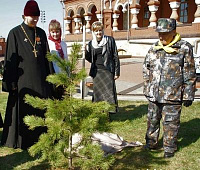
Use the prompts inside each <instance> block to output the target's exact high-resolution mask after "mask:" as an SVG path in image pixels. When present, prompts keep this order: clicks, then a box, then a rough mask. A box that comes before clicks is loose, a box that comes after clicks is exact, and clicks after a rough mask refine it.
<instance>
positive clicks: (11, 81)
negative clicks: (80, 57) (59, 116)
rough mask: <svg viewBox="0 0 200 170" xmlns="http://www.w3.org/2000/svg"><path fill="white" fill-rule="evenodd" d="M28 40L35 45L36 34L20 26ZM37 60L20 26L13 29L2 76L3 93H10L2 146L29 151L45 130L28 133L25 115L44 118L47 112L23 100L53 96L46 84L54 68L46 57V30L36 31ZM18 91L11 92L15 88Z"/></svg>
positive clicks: (28, 28)
mask: <svg viewBox="0 0 200 170" xmlns="http://www.w3.org/2000/svg"><path fill="white" fill-rule="evenodd" d="M21 25H22V26H23V28H24V30H25V32H26V33H27V36H28V38H29V39H30V41H31V42H32V44H34V42H35V30H34V28H31V27H28V26H27V25H26V24H24V23H22V24H21ZM36 35H37V36H36V37H37V38H36V40H37V41H36V50H37V57H35V55H34V53H33V46H32V45H31V43H30V42H29V40H28V38H27V36H26V35H25V33H24V32H23V30H22V28H21V26H20V25H19V26H17V27H15V28H13V29H12V30H11V31H10V33H9V35H8V39H7V48H6V57H5V71H4V75H3V88H4V89H3V90H4V91H9V96H8V102H7V108H6V115H5V121H4V127H3V134H2V139H1V144H2V145H4V146H7V147H13V148H22V149H26V148H28V147H30V146H31V145H33V144H34V143H35V142H37V141H38V137H39V135H40V134H41V133H42V132H44V131H45V129H44V128H41V127H39V128H36V130H34V131H31V130H28V127H27V126H26V125H25V124H24V122H23V118H24V116H26V115H37V116H41V117H43V116H44V111H41V110H39V109H34V108H33V107H32V106H30V105H28V104H26V103H25V101H24V96H25V95H26V94H30V95H31V96H38V97H40V98H48V97H51V96H52V88H51V85H50V84H49V83H48V82H47V81H46V77H47V75H49V74H50V73H51V72H52V64H51V63H49V62H48V60H47V59H46V57H45V55H46V53H47V50H48V43H47V37H46V34H45V32H44V30H42V29H40V28H38V27H36ZM13 87H14V88H17V90H16V91H12V90H11V89H12V88H13Z"/></svg>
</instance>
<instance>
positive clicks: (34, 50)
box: [33, 48, 38, 57]
mask: <svg viewBox="0 0 200 170" xmlns="http://www.w3.org/2000/svg"><path fill="white" fill-rule="evenodd" d="M37 52H38V51H37V50H36V49H35V48H34V49H33V53H34V55H35V57H37Z"/></svg>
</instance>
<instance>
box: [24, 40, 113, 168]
mask: <svg viewBox="0 0 200 170" xmlns="http://www.w3.org/2000/svg"><path fill="white" fill-rule="evenodd" d="M80 51H81V46H80V45H79V44H77V43H75V44H73V46H72V50H71V54H70V56H69V61H66V60H63V59H61V58H59V57H57V56H56V55H52V54H50V53H49V54H48V55H47V58H48V60H49V61H54V62H56V63H57V65H58V66H59V67H60V68H61V72H60V73H57V74H53V75H49V76H48V77H47V81H48V82H50V83H52V84H54V85H55V86H56V87H58V86H63V87H64V89H65V94H64V95H63V98H62V99H61V100H57V99H40V98H38V97H36V98H34V97H32V96H29V95H26V98H25V100H26V102H27V103H28V104H30V105H32V106H33V107H34V108H38V109H42V110H45V117H44V118H41V117H36V116H26V117H25V118H24V121H25V123H26V124H27V125H28V126H29V128H30V129H35V128H36V127H39V126H43V127H47V132H46V133H43V134H42V135H41V136H40V137H39V141H38V142H37V143H36V144H34V145H33V146H32V147H30V148H29V150H28V151H29V153H30V155H32V156H35V155H38V156H39V158H40V159H41V160H43V161H44V160H47V161H48V162H49V163H50V164H51V165H52V166H54V167H60V166H68V168H69V169H72V167H81V169H108V168H109V166H110V165H111V164H112V163H113V162H114V158H113V157H112V156H111V155H109V156H106V157H105V156H104V152H103V150H102V149H101V147H100V145H97V144H93V143H92V140H91V136H92V134H93V133H94V132H105V131H109V130H110V128H109V122H108V110H109V108H110V107H111V106H110V105H109V104H108V103H106V102H99V103H92V102H91V101H86V100H81V99H76V98H73V94H74V92H75V90H76V85H77V84H79V82H80V81H81V80H82V79H84V78H85V77H86V71H85V69H80V70H78V69H77V64H78V58H80V55H81V52H80ZM77 134H79V135H80V136H81V140H80V142H78V143H77V144H76V145H72V136H74V135H77ZM72 160H73V161H72Z"/></svg>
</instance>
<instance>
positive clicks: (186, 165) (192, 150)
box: [0, 93, 200, 170]
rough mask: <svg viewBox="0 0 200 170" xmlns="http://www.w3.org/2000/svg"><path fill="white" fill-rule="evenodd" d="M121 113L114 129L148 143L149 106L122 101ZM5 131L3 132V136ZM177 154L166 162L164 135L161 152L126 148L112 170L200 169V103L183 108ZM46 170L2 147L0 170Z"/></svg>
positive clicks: (2, 101)
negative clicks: (164, 156) (146, 136)
mask: <svg viewBox="0 0 200 170" xmlns="http://www.w3.org/2000/svg"><path fill="white" fill-rule="evenodd" d="M6 100H7V94H5V93H1V94H0V111H1V113H2V117H4V112H5V106H6ZM119 106H120V112H119V113H118V114H116V115H112V117H111V119H112V122H111V126H112V129H113V133H117V134H119V135H120V136H122V137H123V138H124V139H125V140H127V141H129V142H131V141H140V142H142V143H145V139H144V137H145V132H146V112H147V102H139V101H138V102H135V101H119ZM1 133H2V129H0V135H1ZM178 141H179V143H178V151H177V152H176V154H175V157H174V158H169V159H164V158H163V149H162V132H161V135H160V140H159V145H160V149H159V150H156V151H146V150H144V149H143V148H142V147H135V148H126V149H124V150H123V151H122V152H120V153H117V154H115V157H116V161H115V163H114V165H113V166H112V168H111V169H114V170H115V169H116V170H118V169H119V170H126V169H127V170H128V169H129V170H133V169H145V170H146V169H152V170H154V169H157V170H158V169H167V170H174V169H181V170H188V169H191V170H197V169H200V102H194V103H193V105H192V106H191V107H189V108H186V107H183V110H182V116H181V128H180V133H179V137H178ZM11 169H14V170H21V169H31V170H44V169H51V167H50V166H49V165H48V164H47V163H45V162H39V161H38V160H37V158H32V157H30V156H29V154H28V153H27V151H22V150H20V149H17V150H14V149H10V148H6V147H0V170H11Z"/></svg>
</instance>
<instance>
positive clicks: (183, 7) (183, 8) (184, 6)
mask: <svg viewBox="0 0 200 170" xmlns="http://www.w3.org/2000/svg"><path fill="white" fill-rule="evenodd" d="M179 10H180V11H179V12H180V13H179V16H180V22H182V23H187V22H188V0H181V4H180V9H179Z"/></svg>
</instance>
